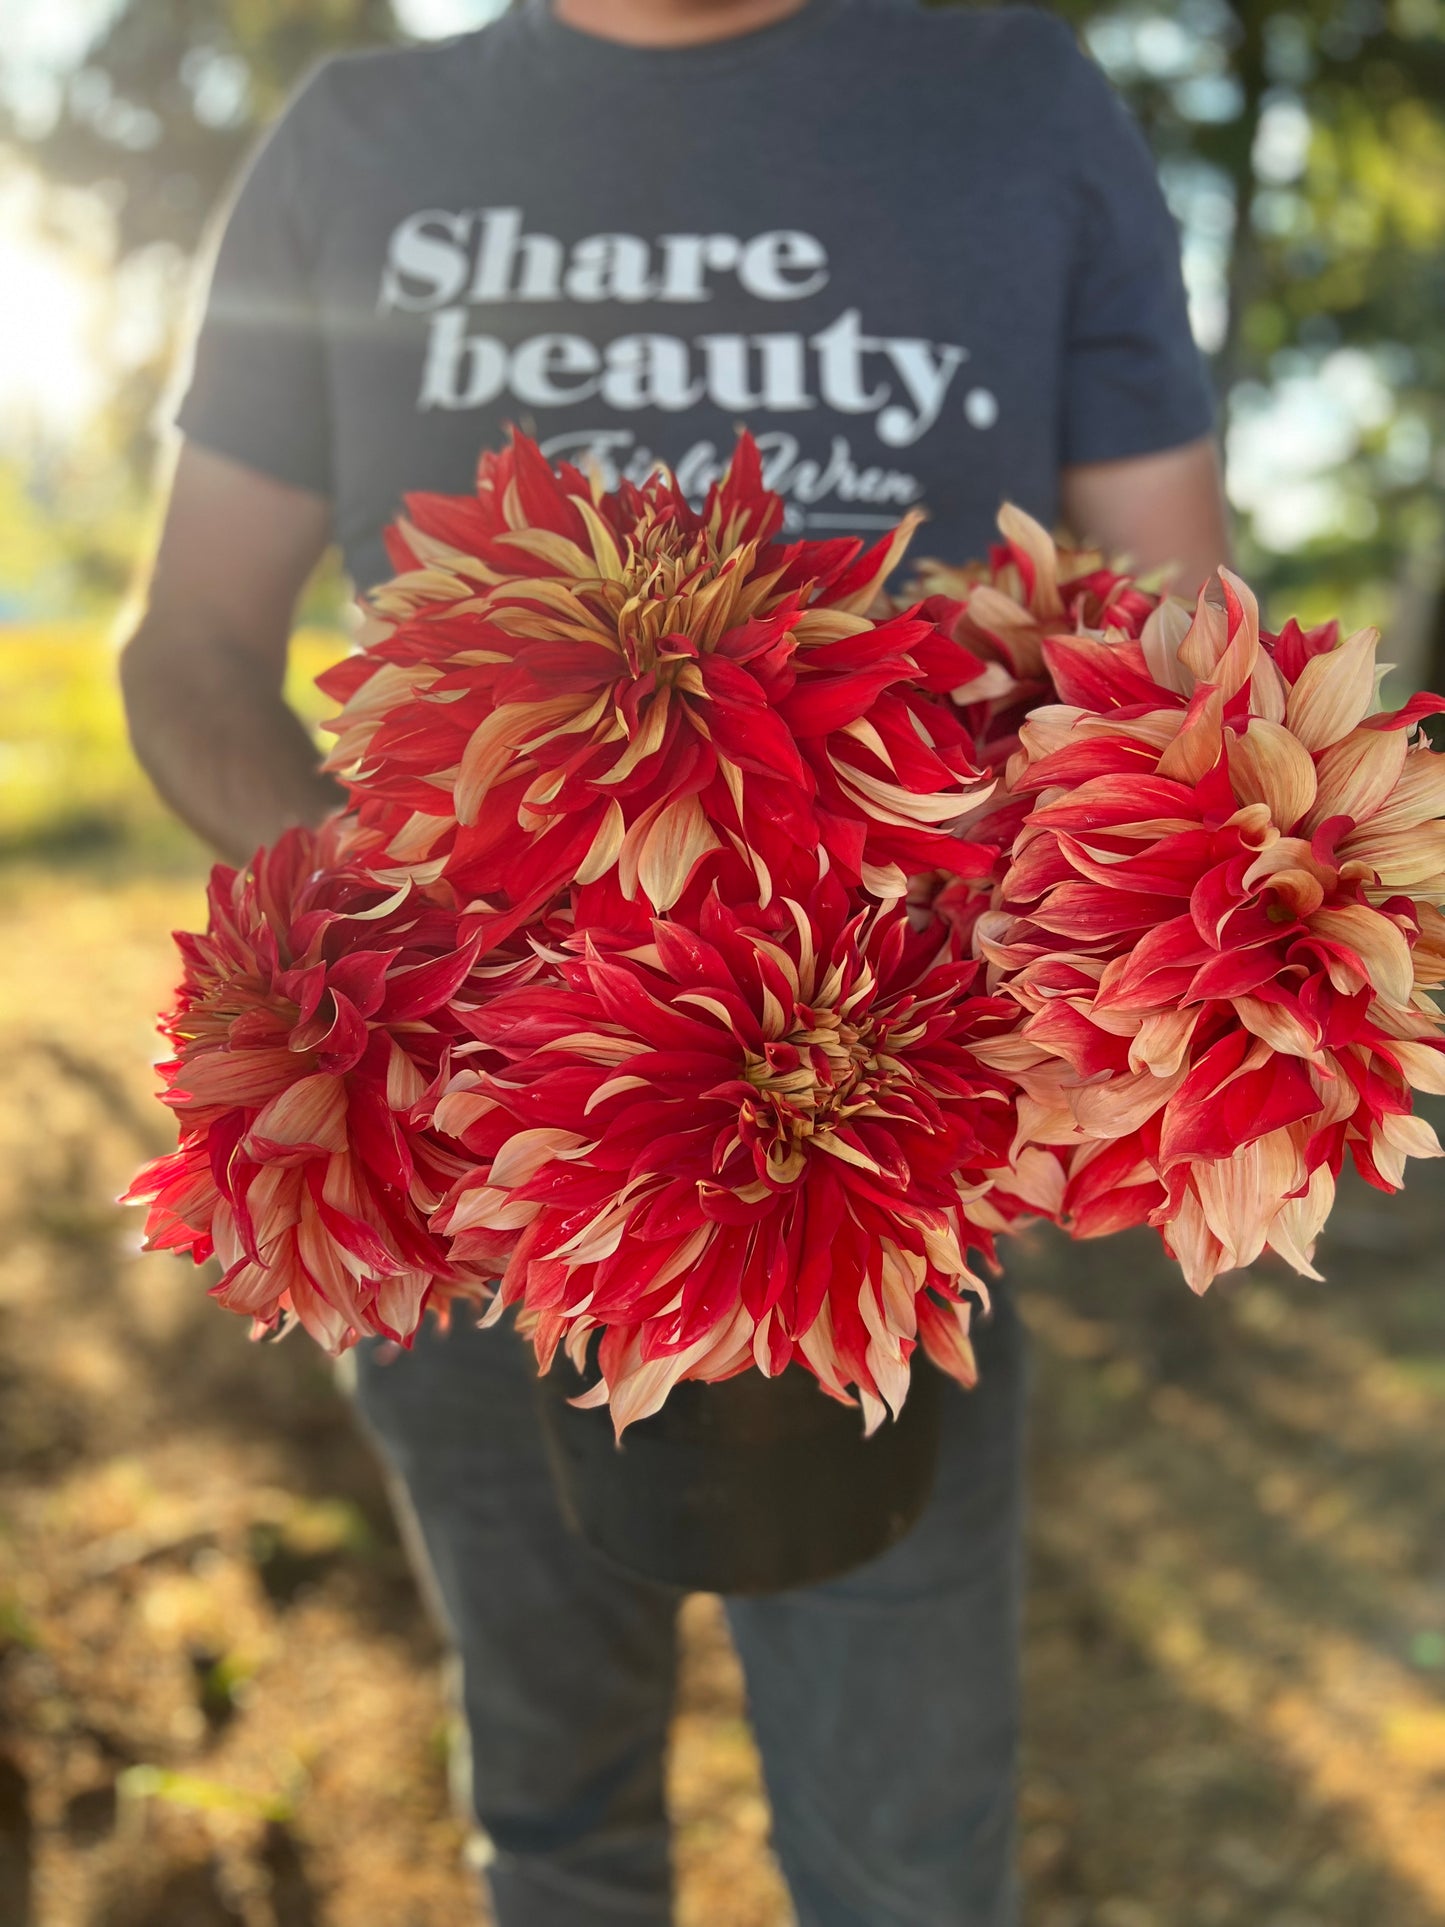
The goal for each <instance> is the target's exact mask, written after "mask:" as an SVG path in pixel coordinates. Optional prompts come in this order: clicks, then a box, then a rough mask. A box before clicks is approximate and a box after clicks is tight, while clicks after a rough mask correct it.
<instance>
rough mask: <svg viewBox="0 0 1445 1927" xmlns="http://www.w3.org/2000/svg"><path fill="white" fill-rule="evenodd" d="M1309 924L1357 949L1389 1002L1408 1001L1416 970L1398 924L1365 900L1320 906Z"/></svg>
mask: <svg viewBox="0 0 1445 1927" xmlns="http://www.w3.org/2000/svg"><path fill="white" fill-rule="evenodd" d="M1309 927H1310V930H1311V931H1312V932H1313V933H1314V935H1316V936H1319V937H1324V938H1326V939H1328V940H1329V941H1331V942H1333V943H1341V944H1344V945H1345V946H1346V947H1347V948H1349V949H1350V950H1352V951H1354V953H1355V955H1356V956H1357V957H1358V958H1359V959H1360V962H1361V963H1362V964H1363V965H1364V967H1365V975H1366V976H1367V977H1368V978H1369V980H1370V983H1371V984H1372V986H1373V987H1374V989H1375V990H1376V991H1377V992H1378V993H1379V995H1380V996H1381V997H1383V998H1385V999H1386V1000H1387V1002H1389V1003H1392V1004H1408V1003H1409V1001H1410V995H1411V992H1412V991H1413V989H1414V986H1415V970H1414V965H1413V963H1412V962H1411V958H1410V946H1409V944H1408V943H1407V942H1406V941H1405V937H1404V933H1403V932H1402V931H1401V929H1400V927H1399V925H1398V924H1395V923H1392V922H1391V920H1390V919H1389V918H1388V917H1385V916H1381V914H1380V913H1379V911H1377V910H1371V909H1369V908H1368V906H1367V905H1365V904H1363V903H1346V904H1341V905H1339V906H1337V907H1332V908H1330V909H1326V910H1317V911H1316V912H1315V913H1314V915H1313V916H1312V917H1311V918H1310V920H1309Z"/></svg>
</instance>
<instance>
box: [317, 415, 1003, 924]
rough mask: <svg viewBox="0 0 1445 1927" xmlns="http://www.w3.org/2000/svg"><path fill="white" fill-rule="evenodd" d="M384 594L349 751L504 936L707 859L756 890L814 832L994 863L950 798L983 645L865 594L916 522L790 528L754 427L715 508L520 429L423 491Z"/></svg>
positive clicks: (428, 855) (841, 869)
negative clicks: (967, 695) (800, 535)
mask: <svg viewBox="0 0 1445 1927" xmlns="http://www.w3.org/2000/svg"><path fill="white" fill-rule="evenodd" d="M407 513H408V519H407V520H406V521H404V522H403V523H402V524H401V525H400V526H399V528H398V530H397V531H396V533H395V536H394V539H393V542H392V550H393V555H394V559H395V561H396V565H397V568H398V570H399V571H400V573H399V574H398V576H397V578H396V579H395V580H394V581H393V582H391V583H389V584H387V585H386V586H385V587H384V588H382V589H380V590H377V591H376V592H375V593H374V594H373V596H372V598H371V612H372V618H373V620H372V622H371V625H370V630H369V633H368V635H367V637H366V639H365V641H366V646H365V648H364V650H363V652H362V653H361V654H360V655H358V656H356V657H353V658H352V659H351V660H349V661H347V662H345V663H342V664H341V665H339V666H338V667H337V668H335V669H333V670H331V671H330V672H328V674H327V675H326V676H325V677H323V678H322V686H323V688H324V689H325V690H326V691H327V692H328V693H329V694H331V695H333V696H334V697H336V698H337V699H338V700H340V701H341V703H342V705H343V707H342V710H341V714H340V716H339V717H338V718H337V719H335V721H334V722H333V723H332V724H331V725H330V727H331V728H332V729H333V731H334V733H335V734H336V735H337V737H338V742H337V746H336V749H335V751H334V753H333V755H332V757H331V763H330V766H331V767H332V768H333V769H335V770H337V771H338V772H340V773H341V774H342V775H343V776H344V777H345V778H346V780H347V781H348V782H349V783H350V785H351V787H352V792H353V801H354V803H355V805H356V807H357V808H358V810H359V812H360V815H361V818H362V820H363V822H364V823H365V824H366V825H367V826H368V827H369V828H370V829H372V830H374V831H376V832H378V833H379V835H380V837H381V840H382V841H383V842H384V844H385V859H384V860H385V862H386V863H387V864H388V865H389V866H390V868H391V869H392V870H393V871H395V873H396V874H398V875H401V874H410V875H413V876H416V877H419V878H424V879H435V878H438V877H441V876H445V877H446V878H447V879H448V881H449V882H450V884H451V885H452V886H453V888H454V889H455V890H456V891H457V892H458V893H459V894H460V895H461V896H462V897H463V898H464V899H470V900H472V907H473V908H474V909H475V910H477V911H478V912H481V913H485V914H484V922H483V924H482V926H481V927H482V929H483V931H484V935H485V937H486V940H487V941H488V942H489V943H491V942H495V941H499V940H501V939H502V938H503V937H505V936H506V935H507V934H508V933H509V932H510V931H511V930H513V929H517V928H520V927H521V926H523V925H524V924H525V923H526V922H527V920H528V919H529V918H530V917H532V916H533V915H534V914H535V913H536V912H537V911H538V910H539V909H541V908H542V906H544V905H545V904H546V903H547V902H548V901H549V899H551V898H552V897H554V896H555V895H556V894H557V893H558V892H559V891H561V890H564V889H566V888H568V887H570V886H572V885H573V884H578V885H583V886H585V885H588V884H591V883H594V882H596V881H598V880H599V879H603V878H609V879H615V880H616V884H617V886H618V887H620V890H621V893H622V895H623V896H624V897H625V898H627V899H629V900H632V901H634V902H638V903H640V904H642V905H643V906H644V907H645V909H646V910H648V911H649V912H653V911H656V912H663V911H666V910H668V909H670V908H671V907H672V906H673V905H674V904H675V903H677V902H678V900H679V898H680V897H681V896H682V894H683V892H684V889H685V887H686V886H687V884H688V881H689V878H690V877H693V876H694V874H695V873H699V874H705V872H699V866H700V865H705V864H706V861H707V860H708V859H709V858H710V857H713V856H718V857H727V856H735V857H738V858H740V859H741V860H742V861H744V862H745V863H746V864H747V866H748V868H749V870H750V871H751V873H752V875H753V878H754V882H753V886H752V889H751V891H750V894H752V895H757V896H761V898H762V900H763V901H764V902H766V901H768V899H769V898H770V897H771V896H772V895H774V894H775V893H783V892H788V891H791V892H793V893H794V894H796V893H797V892H798V891H799V890H802V889H806V888H807V885H808V880H809V878H811V877H812V876H814V875H815V874H816V872H817V860H818V853H819V851H820V850H821V851H823V852H825V853H826V855H827V857H828V860H829V862H830V864H831V866H832V868H833V869H834V870H835V871H836V872H837V874H838V875H840V876H841V877H842V878H843V879H844V881H845V882H847V883H849V884H861V885H862V886H863V887H864V888H866V889H868V890H870V891H872V892H874V893H875V894H878V895H896V894H898V893H900V892H901V890H902V888H903V885H904V879H905V876H906V875H907V874H910V873H912V872H915V871H919V870H925V869H948V870H954V871H957V870H960V869H962V870H964V871H968V872H973V871H978V870H980V869H982V870H986V869H987V868H988V863H989V855H988V854H987V853H985V852H982V851H980V850H978V849H977V848H975V847H972V846H969V845H966V844H964V843H962V842H961V841H960V840H959V838H958V837H957V836H956V835H954V834H953V831H952V829H951V825H952V822H953V820H954V819H955V818H957V817H958V816H959V814H960V813H961V812H962V811H963V810H965V809H966V808H968V807H969V806H970V804H971V803H973V802H974V801H975V800H976V799H977V797H978V796H979V795H980V794H981V793H982V791H983V790H984V789H985V788H986V787H987V786H986V785H984V784H982V783H981V782H980V776H979V771H978V769H977V768H976V767H975V764H974V761H973V756H972V751H971V746H970V742H969V737H968V732H967V730H966V728H965V727H964V725H963V723H962V722H961V720H960V719H959V717H958V716H957V715H956V714H955V712H954V710H953V708H952V707H951V705H950V703H949V702H948V700H947V697H948V692H949V691H950V690H952V689H955V688H957V687H958V686H959V685H960V684H962V683H966V682H968V681H970V680H971V679H972V678H974V677H976V676H977V675H978V674H979V673H980V670H981V664H979V663H978V662H977V661H976V660H975V658H974V657H973V656H971V655H970V653H969V651H968V650H967V649H966V648H965V647H963V646H962V645H961V644H959V643H957V642H954V641H952V640H951V639H950V638H949V637H948V636H946V635H945V634H944V633H943V632H942V631H940V630H939V629H938V628H937V627H936V626H935V624H934V623H933V622H931V621H929V620H928V619H926V618H924V617H922V616H920V615H918V614H917V613H916V612H915V613H905V614H902V615H891V614H887V613H885V614H884V615H883V616H882V617H881V618H878V619H875V617H874V616H873V615H872V614H871V613H870V611H871V610H872V608H873V606H874V604H875V602H876V601H877V600H878V599H879V591H880V588H881V586H882V584H883V582H884V580H885V578H886V577H887V576H888V574H889V573H890V571H891V570H892V569H893V568H894V566H895V565H896V563H897V561H898V559H899V557H900V555H901V554H902V551H903V548H904V546H905V544H906V542H907V539H908V536H909V533H910V528H911V525H910V524H907V523H905V524H904V525H903V526H902V527H901V528H900V529H899V530H898V531H897V533H896V534H895V535H894V536H893V537H892V538H891V539H890V540H888V541H886V542H884V543H882V544H880V545H879V546H878V547H877V548H875V549H872V550H870V551H868V552H867V553H866V554H860V553H859V548H860V545H859V544H858V543H856V542H800V543H794V544H792V545H783V544H780V543H779V542H778V541H777V540H776V537H777V534H778V530H779V528H780V525H781V519H782V504H781V502H780V501H779V499H778V498H777V497H776V496H775V495H771V494H769V493H768V492H767V491H766V490H765V489H764V488H763V485H762V479H761V472H760V468H759V463H758V456H757V450H756V448H755V446H754V445H753V443H752V442H751V441H750V440H749V439H748V438H747V437H744V438H743V439H742V440H741V441H740V443H739V446H738V451H737V454H736V456H735V458H734V461H733V463H732V466H731V468H730V469H729V470H728V473H727V474H726V476H725V477H724V478H723V480H722V481H721V482H720V483H719V484H718V485H717V486H716V487H715V488H714V489H713V490H712V492H711V493H710V494H709V496H708V498H707V501H706V503H705V504H704V506H703V508H702V510H701V512H700V513H699V512H696V511H694V510H693V509H692V508H691V507H690V506H689V505H688V503H687V501H686V500H685V499H684V497H683V495H682V493H681V491H680V490H679V488H678V487H677V484H676V483H675V481H674V480H673V479H672V477H671V476H669V475H667V474H666V473H663V472H659V473H658V474H657V475H655V476H653V477H652V478H651V479H650V480H649V481H648V482H647V483H646V484H644V486H643V487H641V488H636V487H634V486H632V485H631V484H627V483H624V484H623V485H622V486H621V487H620V488H618V489H617V490H616V491H615V492H613V493H611V494H606V493H603V491H602V490H601V487H600V485H594V484H589V483H588V482H587V481H586V480H585V479H584V477H583V476H582V475H580V474H579V473H578V472H577V471H576V470H575V469H573V468H569V467H567V466H565V465H563V466H560V467H558V468H555V469H554V468H553V467H551V466H550V465H549V464H548V463H547V461H546V460H545V458H544V457H543V456H542V455H541V453H540V452H539V450H538V449H537V448H536V446H535V445H534V444H533V443H531V442H529V441H527V440H526V439H525V437H522V436H518V437H516V438H515V440H514V441H513V443H512V445H511V447H509V448H508V449H507V450H505V451H504V452H503V453H501V454H488V455H485V456H484V457H483V458H482V462H481V468H480V473H479V477H478V484H477V492H476V494H475V496H472V497H449V496H438V495H416V496H411V497H409V498H408V501H407Z"/></svg>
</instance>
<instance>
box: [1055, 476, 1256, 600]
mask: <svg viewBox="0 0 1445 1927" xmlns="http://www.w3.org/2000/svg"><path fill="white" fill-rule="evenodd" d="M1061 496H1062V509H1063V518H1064V522H1065V525H1066V527H1067V528H1068V529H1069V531H1070V532H1071V533H1072V534H1073V535H1075V536H1077V537H1079V538H1080V539H1082V540H1084V541H1087V542H1092V543H1096V544H1097V545H1098V546H1099V547H1100V548H1102V549H1103V550H1104V551H1105V552H1106V553H1107V554H1110V555H1125V556H1127V557H1128V558H1129V560H1130V561H1131V563H1132V564H1133V566H1134V568H1135V569H1136V570H1138V571H1139V572H1140V573H1141V574H1147V573H1149V572H1151V571H1154V570H1163V571H1164V575H1165V586H1166V587H1168V588H1170V589H1172V590H1173V591H1174V592H1175V593H1176V594H1177V595H1182V596H1185V597H1187V598H1188V599H1189V600H1190V601H1192V600H1193V598H1194V597H1195V595H1196V594H1197V593H1198V591H1199V590H1200V588H1201V587H1202V586H1203V584H1204V583H1205V582H1207V581H1208V579H1209V577H1210V576H1211V575H1213V573H1214V571H1215V570H1216V569H1217V568H1218V567H1219V565H1220V563H1221V562H1222V563H1225V564H1226V565H1227V564H1228V563H1229V562H1230V560H1231V540H1230V527H1229V510H1228V507H1227V505H1226V502H1225V498H1224V488H1223V483H1222V481H1221V477H1220V468H1219V456H1218V450H1217V448H1216V446H1215V443H1214V441H1213V439H1212V438H1206V439H1205V440H1202V441H1199V442H1193V443H1190V444H1189V445H1187V446H1186V447H1184V448H1178V449H1168V450H1166V451H1164V452H1163V453H1162V454H1158V455H1145V456H1137V457H1133V458H1131V459H1130V460H1128V461H1120V462H1098V463H1094V464H1092V465H1090V466H1088V467H1079V468H1069V469H1065V470H1064V474H1063V478H1062V489H1061Z"/></svg>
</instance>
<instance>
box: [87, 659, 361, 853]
mask: <svg viewBox="0 0 1445 1927" xmlns="http://www.w3.org/2000/svg"><path fill="white" fill-rule="evenodd" d="M121 682H122V687H123V689H124V693H125V704H126V715H127V719H128V721H129V724H130V732H131V741H132V743H133V744H134V747H135V752H136V755H137V757H138V758H139V760H140V762H141V764H142V766H143V767H144V769H145V771H146V773H147V775H148V776H149V777H150V779H151V781H152V782H153V783H154V785H155V787H156V789H157V790H158V791H159V792H160V794H161V796H162V797H163V798H164V799H165V801H166V802H167V803H168V804H169V805H170V807H171V808H172V809H173V810H174V811H175V812H176V814H177V815H178V816H179V817H180V818H181V819H182V821H183V822H185V823H187V824H188V825H189V826H190V827H191V829H193V830H194V831H195V832H196V834H197V835H198V836H200V837H201V838H202V839H203V840H204V841H205V842H206V843H208V844H210V845H211V847H212V848H213V849H215V850H217V851H219V852H220V854H221V855H222V856H223V857H225V858H226V859H227V860H228V861H229V862H232V863H244V862H246V861H247V860H248V859H249V858H250V857H251V856H253V855H254V854H255V852H256V850H257V849H258V848H259V847H260V846H261V845H262V844H265V843H271V842H274V841H275V839H276V837H277V836H279V835H280V833H281V831H282V830H284V829H286V828H287V827H288V826H289V825H291V824H294V823H318V822H320V821H321V820H322V818H323V817H325V816H327V815H329V814H330V813H331V812H332V811H333V810H335V809H336V808H337V807H338V806H339V805H340V804H341V802H342V801H343V797H344V793H343V791H342V790H341V788H340V786H339V785H338V784H336V783H335V782H333V781H332V779H331V778H330V777H328V776H326V775H324V774H323V773H322V771H321V769H320V766H319V758H318V755H317V750H316V746H315V744H314V743H313V742H312V740H311V738H310V736H309V735H308V734H307V732H306V729H305V728H304V726H303V725H302V723H301V721H300V719H299V717H297V715H296V714H295V712H294V711H293V710H291V709H290V708H288V707H287V705H286V703H285V701H284V700H283V699H282V697H281V695H280V694H279V692H278V691H277V690H276V689H275V688H274V687H273V686H271V683H270V680H269V678H268V677H267V676H266V675H265V674H264V673H263V670H262V667H261V665H259V664H258V663H256V662H255V660H254V659H252V658H250V657H248V655H247V654H246V652H245V651H241V650H227V649H225V648H224V647H219V646H214V645H212V646H209V647H192V648H188V649H185V650H181V649H177V648H173V647H171V646H170V644H169V642H168V640H167V638H166V637H165V636H164V635H158V634H156V633H155V632H154V631H148V630H147V628H146V627H145V626H144V625H142V627H141V629H140V630H139V631H138V632H137V633H136V635H135V637H134V638H133V639H132V641H131V643H130V644H129V646H128V647H127V649H126V651H125V653H124V655H123V657H122V659H121Z"/></svg>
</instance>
